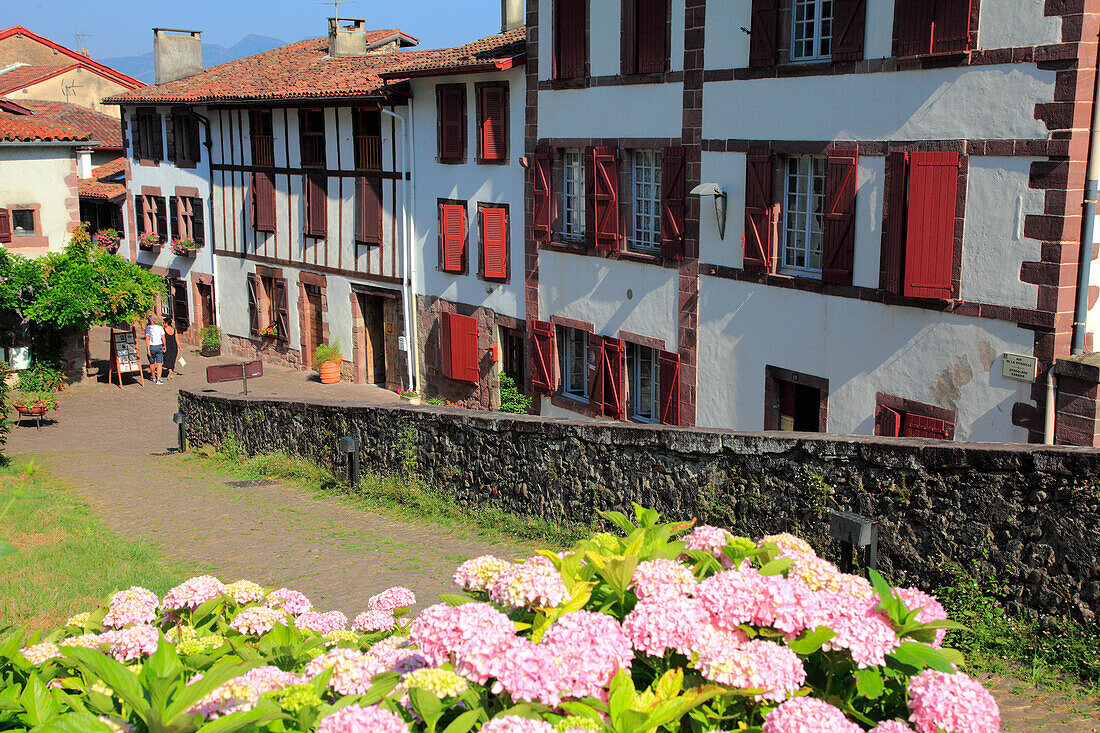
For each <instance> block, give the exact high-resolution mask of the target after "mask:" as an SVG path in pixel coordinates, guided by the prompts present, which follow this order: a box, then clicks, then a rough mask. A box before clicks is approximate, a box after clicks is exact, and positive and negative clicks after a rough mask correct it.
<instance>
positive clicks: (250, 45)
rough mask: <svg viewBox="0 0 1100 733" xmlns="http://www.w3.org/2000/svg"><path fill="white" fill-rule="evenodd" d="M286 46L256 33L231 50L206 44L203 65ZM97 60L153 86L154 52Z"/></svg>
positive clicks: (220, 62)
mask: <svg viewBox="0 0 1100 733" xmlns="http://www.w3.org/2000/svg"><path fill="white" fill-rule="evenodd" d="M285 45H286V41H280V40H279V39H278V38H269V37H268V36H258V35H256V34H255V33H250V34H249V35H247V36H245V37H244V38H242V39H241V40H239V41H237V42H236V43H234V44H233V45H232V46H230V47H229V48H226V47H225V46H221V45H219V44H217V43H204V44H202V65H203V66H204V67H206V68H207V69H209V68H210V67H211V66H217V65H218V64H224V63H225V62H226V61H235V60H237V59H242V58H244V57H245V56H252V55H254V54H257V53H261V52H263V51H270V50H271V49H273V48H278V47H279V46H285ZM96 60H97V61H99V62H100V63H103V64H106V65H107V66H110V67H111V68H113V69H118V70H119V71H121V72H122V73H124V74H129V75H130V76H132V77H134V78H135V79H140V80H141V81H143V82H145V83H146V84H152V83H153V80H154V78H155V71H154V66H153V52H152V51H150V52H149V53H143V54H141V55H140V56H119V57H117V58H113V59H96Z"/></svg>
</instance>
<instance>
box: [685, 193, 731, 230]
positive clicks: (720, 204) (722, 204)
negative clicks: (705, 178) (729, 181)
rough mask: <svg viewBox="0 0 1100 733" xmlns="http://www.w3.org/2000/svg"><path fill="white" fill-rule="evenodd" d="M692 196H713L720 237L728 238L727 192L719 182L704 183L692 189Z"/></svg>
mask: <svg viewBox="0 0 1100 733" xmlns="http://www.w3.org/2000/svg"><path fill="white" fill-rule="evenodd" d="M689 193H690V194H691V195H692V196H713V197H714V217H715V219H716V220H717V221H718V238H719V239H725V238H726V192H725V191H723V190H722V187H721V186H719V185H718V184H717V183H702V184H699V185H698V186H696V187H695V188H693V189H691V191H689Z"/></svg>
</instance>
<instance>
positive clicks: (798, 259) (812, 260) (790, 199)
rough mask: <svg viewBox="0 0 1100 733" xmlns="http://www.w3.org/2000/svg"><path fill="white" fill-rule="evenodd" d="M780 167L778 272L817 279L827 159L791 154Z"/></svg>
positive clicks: (822, 246) (819, 272)
mask: <svg viewBox="0 0 1100 733" xmlns="http://www.w3.org/2000/svg"><path fill="white" fill-rule="evenodd" d="M783 165H784V167H785V170H784V175H783V240H782V243H781V246H782V251H781V254H780V264H779V270H780V272H781V273H785V274H791V275H798V276H800V277H815V278H820V277H821V264H822V258H823V256H824V245H825V178H826V173H827V170H828V158H826V157H825V156H823V155H791V156H788V157H787V159H786V160H785V161H784V163H783ZM815 184H816V185H815Z"/></svg>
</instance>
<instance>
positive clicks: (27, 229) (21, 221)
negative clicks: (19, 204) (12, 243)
mask: <svg viewBox="0 0 1100 733" xmlns="http://www.w3.org/2000/svg"><path fill="white" fill-rule="evenodd" d="M11 229H12V233H13V234H15V235H26V234H34V233H35V226H34V209H12V210H11Z"/></svg>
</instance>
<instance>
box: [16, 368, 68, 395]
mask: <svg viewBox="0 0 1100 733" xmlns="http://www.w3.org/2000/svg"><path fill="white" fill-rule="evenodd" d="M15 387H16V389H18V390H20V391H22V392H59V391H61V390H62V389H64V388H65V374H64V373H63V372H62V371H61V370H60V369H58V368H57V367H56V366H54V365H52V364H50V363H48V362H46V361H42V360H39V361H35V363H34V364H32V365H31V368H30V369H25V370H23V371H21V372H19V381H18V382H16V385H15Z"/></svg>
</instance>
